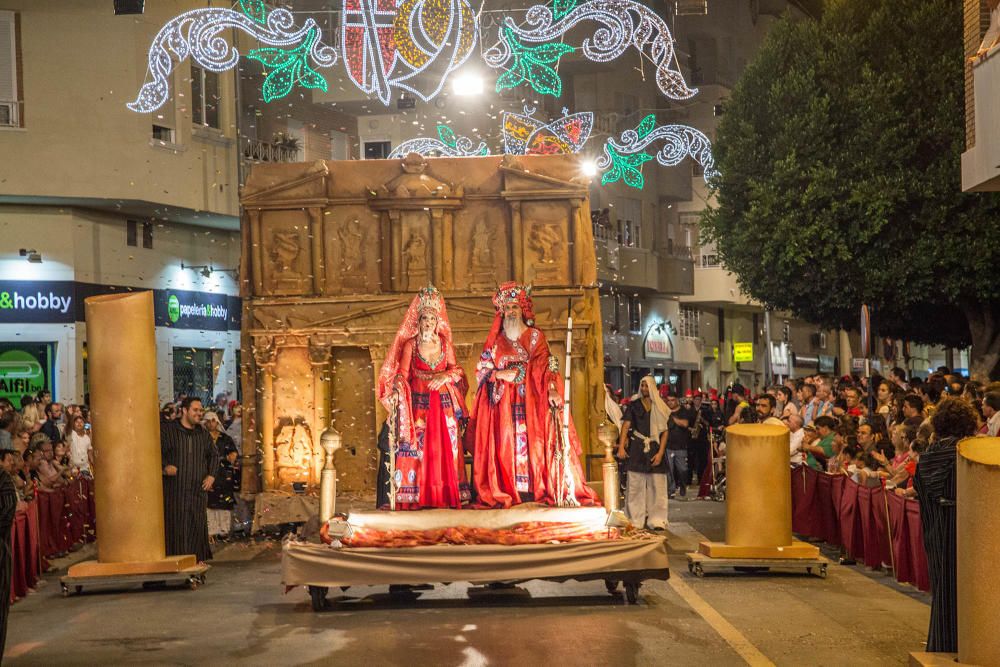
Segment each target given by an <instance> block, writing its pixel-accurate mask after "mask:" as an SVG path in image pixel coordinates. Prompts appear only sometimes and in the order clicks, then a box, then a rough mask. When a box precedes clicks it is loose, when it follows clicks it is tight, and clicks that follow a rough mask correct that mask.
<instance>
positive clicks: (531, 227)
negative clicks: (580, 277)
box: [522, 201, 572, 285]
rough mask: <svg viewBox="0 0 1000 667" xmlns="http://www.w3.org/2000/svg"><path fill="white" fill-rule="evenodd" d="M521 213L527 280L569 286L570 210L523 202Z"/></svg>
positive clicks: (558, 204) (559, 205) (562, 205)
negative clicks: (568, 236)
mask: <svg viewBox="0 0 1000 667" xmlns="http://www.w3.org/2000/svg"><path fill="white" fill-rule="evenodd" d="M522 212H523V213H522V220H523V230H524V231H523V234H524V255H525V257H524V259H525V277H526V279H527V280H528V282H531V283H535V284H537V285H565V284H567V283H569V266H570V264H569V262H570V245H569V239H568V238H567V230H568V229H569V228H570V227H569V225H570V222H571V220H572V219H571V218H570V210H569V207H568V206H567V205H566V204H565V203H564V202H544V201H540V202H524V203H523V204H522Z"/></svg>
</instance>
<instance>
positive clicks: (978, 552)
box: [956, 438, 1000, 665]
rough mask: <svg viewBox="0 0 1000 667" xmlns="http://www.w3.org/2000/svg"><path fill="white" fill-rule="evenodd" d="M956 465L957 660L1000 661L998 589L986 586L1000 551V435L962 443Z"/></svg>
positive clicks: (994, 663) (970, 662)
mask: <svg viewBox="0 0 1000 667" xmlns="http://www.w3.org/2000/svg"><path fill="white" fill-rule="evenodd" d="M957 465H958V470H957V475H958V477H957V480H956V481H957V496H958V498H957V505H958V507H957V519H956V521H957V526H956V527H957V529H958V549H957V556H958V559H957V581H958V591H957V592H958V661H959V663H960V664H963V665H1000V634H998V633H997V619H998V618H1000V590H998V589H997V587H996V586H991V585H989V584H988V582H990V581H992V580H993V578H994V570H993V567H994V562H993V559H994V554H996V553H997V552H998V551H1000V514H998V513H997V509H996V504H997V498H998V497H1000V438H968V439H966V440H963V441H962V442H960V443H958V464H957Z"/></svg>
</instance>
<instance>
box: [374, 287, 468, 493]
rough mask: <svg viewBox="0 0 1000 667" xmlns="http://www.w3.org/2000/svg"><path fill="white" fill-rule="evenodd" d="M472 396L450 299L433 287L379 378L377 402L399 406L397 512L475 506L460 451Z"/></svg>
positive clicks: (420, 298)
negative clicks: (449, 310) (457, 352)
mask: <svg viewBox="0 0 1000 667" xmlns="http://www.w3.org/2000/svg"><path fill="white" fill-rule="evenodd" d="M468 389H469V385H468V382H467V381H466V379H465V372H464V371H463V370H462V368H461V366H459V365H458V363H457V362H456V360H455V348H454V346H453V345H452V340H451V325H450V324H449V322H448V313H447V311H446V310H445V305H444V299H443V298H442V297H441V293H440V292H438V291H437V289H435V288H434V287H432V286H428V287H426V288H424V289H422V290H420V292H418V293H417V296H416V297H414V299H413V302H412V303H411V304H410V307H409V309H408V310H407V312H406V316H405V317H404V319H403V323H402V325H401V326H400V328H399V332H398V333H397V334H396V339H395V341H394V342H393V344H392V348H391V349H390V350H389V353H388V354H387V355H386V358H385V363H384V364H383V365H382V371H381V372H380V373H379V379H378V390H377V394H378V399H379V401H381V402H382V404H383V405H385V407H386V409H387V410H389V411H390V414H391V413H392V409H393V407H395V411H396V418H397V423H398V434H399V435H398V438H397V443H396V458H395V462H396V470H395V477H394V484H393V488H394V489H395V493H396V509H420V508H422V507H451V508H459V507H461V506H462V505H466V504H468V503H469V498H470V492H469V483H468V480H467V477H466V474H465V461H464V454H463V451H462V432H463V430H464V427H465V423H466V421H467V418H468V417H467V415H468V410H467V409H466V406H465V394H466V392H467V391H468ZM392 427H393V425H392V424H390V428H392Z"/></svg>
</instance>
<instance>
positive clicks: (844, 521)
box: [837, 477, 865, 560]
mask: <svg viewBox="0 0 1000 667" xmlns="http://www.w3.org/2000/svg"><path fill="white" fill-rule="evenodd" d="M843 480H844V481H843V484H842V485H841V494H840V506H839V507H838V508H837V509H838V517H839V518H840V540H841V543H842V544H843V545H844V550H845V551H846V552H847V555H848V556H850V557H851V558H853V559H855V560H861V559H863V558H864V556H865V540H864V535H863V534H862V532H861V517H860V516H859V512H858V490H859V487H858V485H857V484H856V483H854V482H852V481H851V480H850V479H848V478H846V477H844V478H843Z"/></svg>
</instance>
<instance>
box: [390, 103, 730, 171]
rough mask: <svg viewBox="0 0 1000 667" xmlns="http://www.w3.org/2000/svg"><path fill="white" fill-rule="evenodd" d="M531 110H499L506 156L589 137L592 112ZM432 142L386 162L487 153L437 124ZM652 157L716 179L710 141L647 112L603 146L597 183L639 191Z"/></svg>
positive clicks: (570, 147) (570, 149) (570, 146)
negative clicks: (544, 116) (550, 114)
mask: <svg viewBox="0 0 1000 667" xmlns="http://www.w3.org/2000/svg"><path fill="white" fill-rule="evenodd" d="M534 111H535V110H534V109H531V108H529V107H525V109H524V113H523V114H516V113H511V112H504V114H503V116H502V118H503V128H502V132H503V148H504V150H503V152H504V153H506V154H508V155H552V154H563V153H579V152H580V150H581V149H582V148H583V146H584V144H585V143H586V142H587V140H588V139H589V138H590V131H591V128H592V127H593V122H594V114H593V113H591V112H581V113H575V114H568V113H567V110H566V109H563V115H562V117H561V118H557V119H556V120H554V121H552V122H551V123H545V122H543V121H540V120H538V119H537V118H535V117H534V116H533V115H532V114H533V113H534ZM437 131H438V138H430V137H422V138H419V139H410V140H408V141H404V142H403V143H401V144H400V145H399V146H397V147H396V149H395V150H394V151H392V153H391V154H390V155H389V158H401V157H404V156H406V155H407V154H408V153H419V154H420V155H426V156H451V157H468V156H476V155H489V154H490V150H489V148H488V147H487V146H486V144H485V143H484V142H482V141H480V142H479V146H478V147H476V148H473V147H472V144H473V140H472V139H469V138H468V137H456V136H455V133H454V132H453V131H452V130H451V129H450V128H449V127H448V126H446V125H438V126H437ZM660 140H663V142H664V144H663V147H662V148H661V149H660V150H659V151H658V152H657V153H656V155H655V156H653V155H650V154H649V153H647V152H646V150H645V149H646V148H647V147H648V146H650V145H651V144H653V143H654V142H656V141H660ZM654 157H655V159H656V161H657V162H659V163H660V164H661V165H663V166H664V167H673V166H676V165H679V164H680V163H681V162H683V161H684V160H685V159H686V158H688V157H691V158H693V159H694V160H695V161H697V162H698V164H700V165H701V166H702V169H703V170H704V178H705V182H706V183H708V182H711V180H712V179H713V178H715V177H716V176H717V175H718V173H719V172H718V171H717V170H716V169H715V159H714V158H713V157H712V142H711V140H710V139H709V138H708V137H707V136H705V134H704V133H702V132H700V131H699V130H696V129H695V128H693V127H689V126H687V125H661V126H660V127H656V115H655V114H649V115H648V116H646V117H645V118H643V119H642V121H641V122H640V123H639V125H638V126H636V128H635V129H634V130H625V131H624V132H622V134H621V137H620V138H618V139H615V138H613V137H612V138H610V139H608V141H607V142H606V143H605V144H604V153H603V155H601V156H600V157H599V158H598V159H597V162H596V167H597V168H598V169H599V170H601V171H603V172H604V175H603V176H602V177H601V185H609V184H611V183H616V182H618V181H621V182H623V183H625V185H627V186H629V187H632V188H637V189H641V188H643V187H644V186H645V185H646V179H645V177H644V176H643V175H642V165H643V164H645V163H646V162H649V161H650V160H653V159H654Z"/></svg>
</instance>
